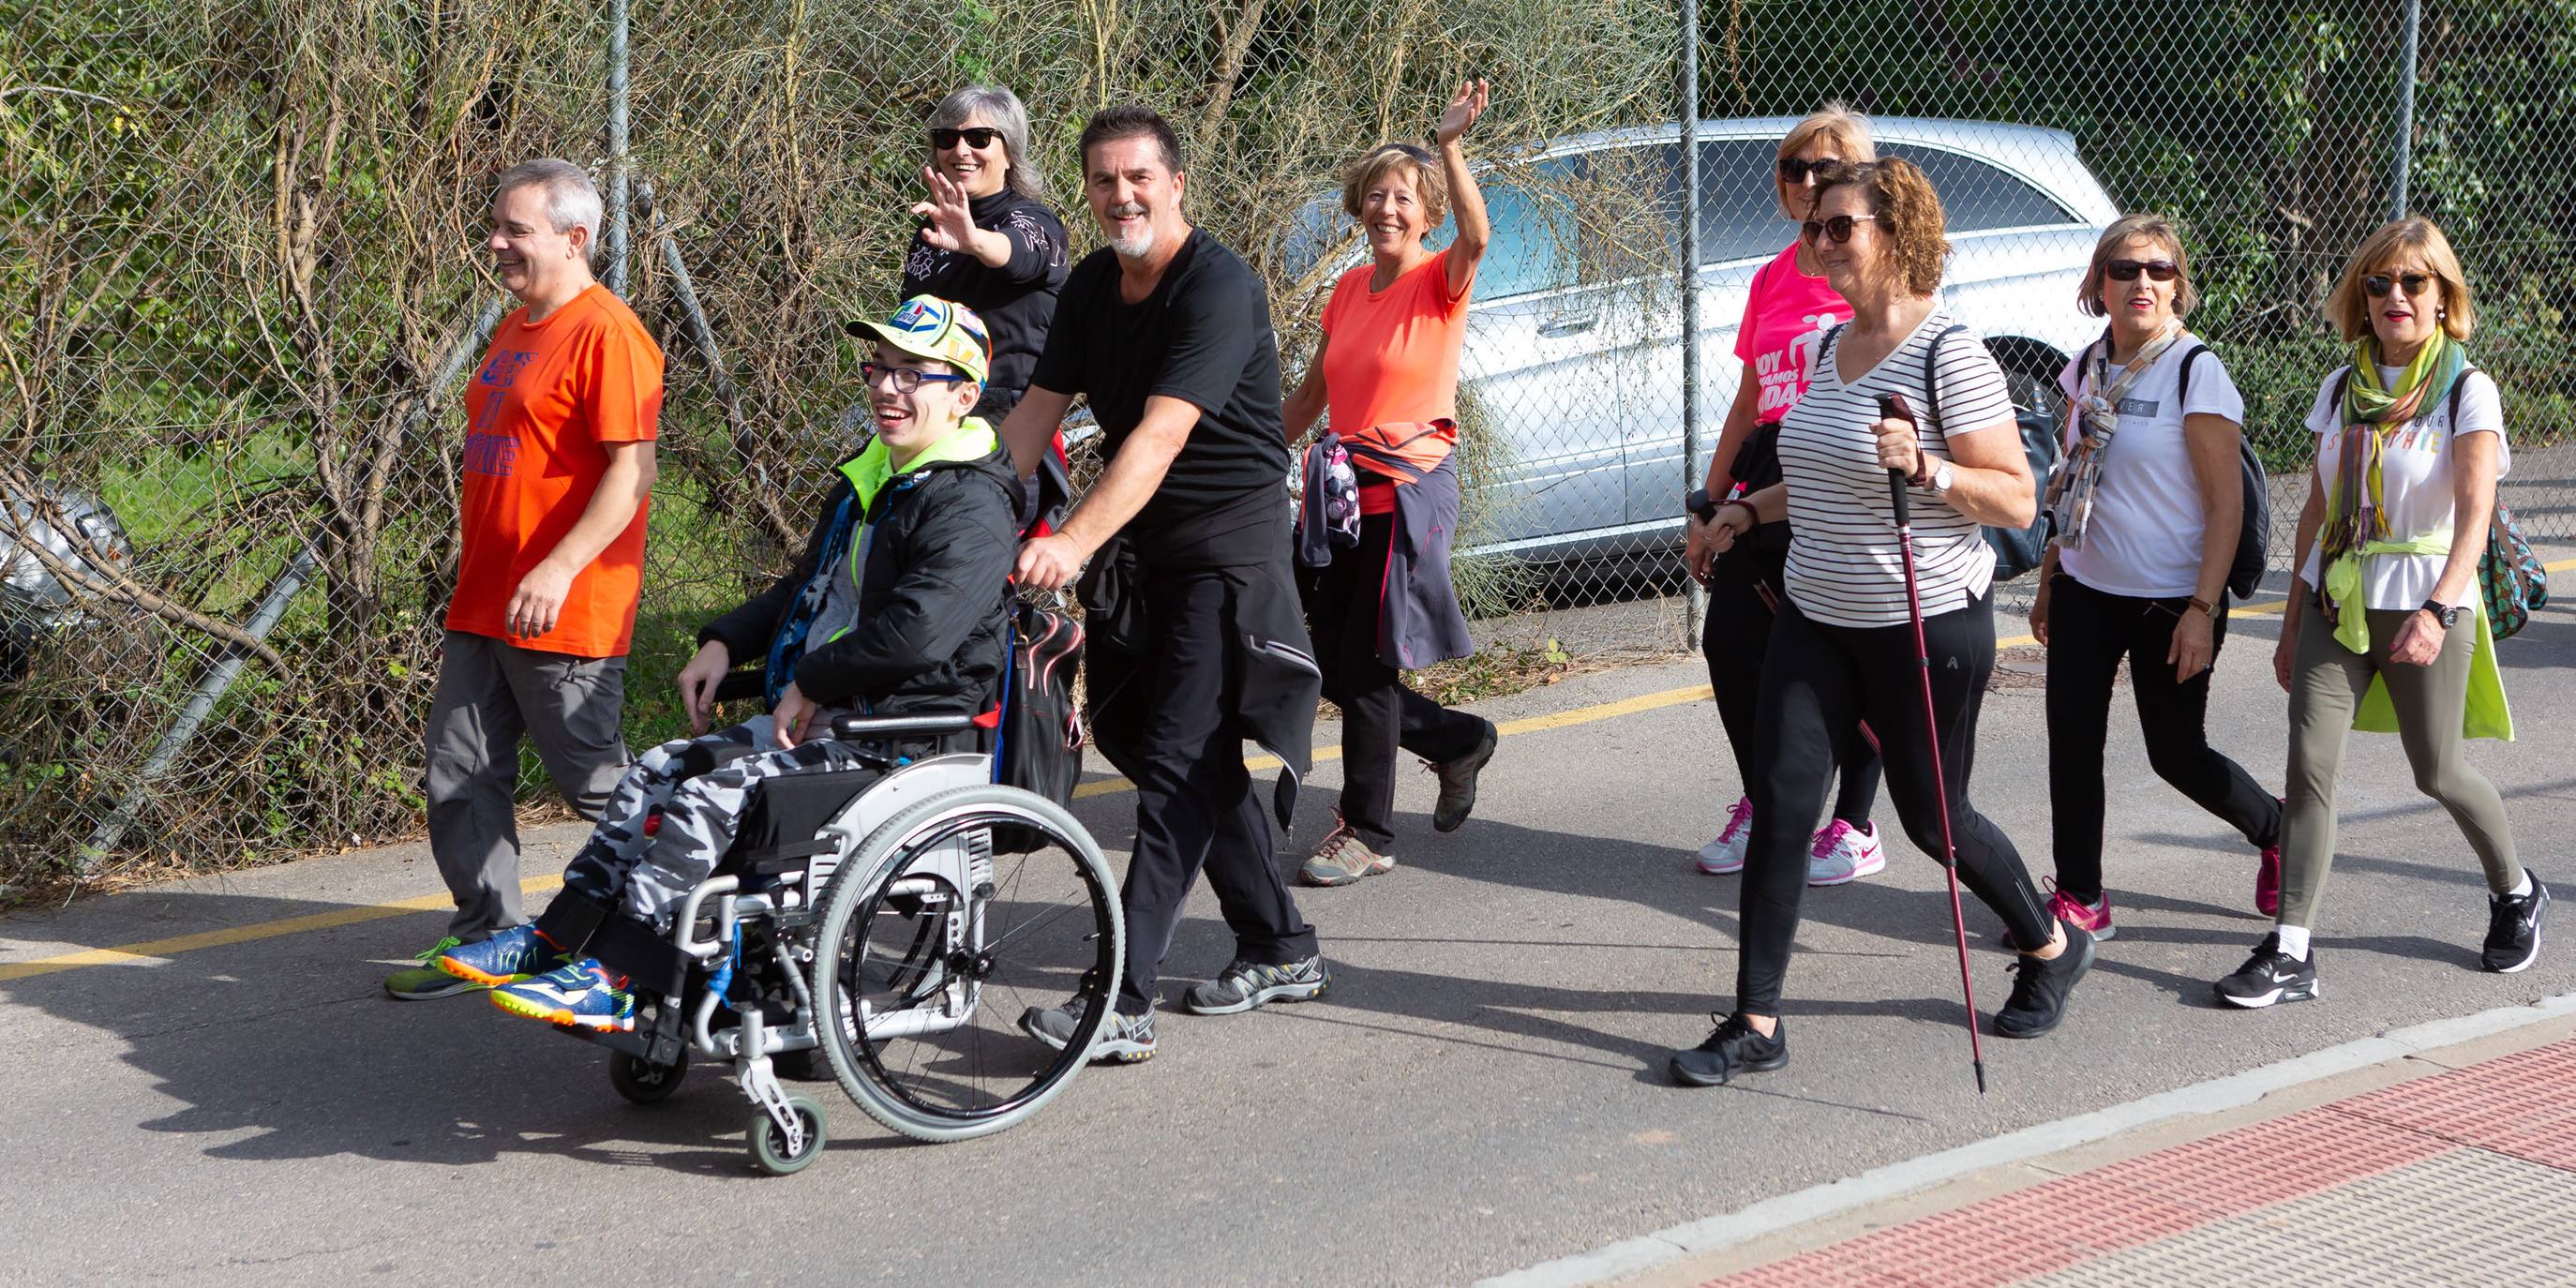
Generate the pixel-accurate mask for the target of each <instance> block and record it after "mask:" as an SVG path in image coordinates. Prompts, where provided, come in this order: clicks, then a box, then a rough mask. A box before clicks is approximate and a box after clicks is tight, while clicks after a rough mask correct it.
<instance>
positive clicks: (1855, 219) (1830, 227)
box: [1798, 215, 1878, 246]
mask: <svg viewBox="0 0 2576 1288" xmlns="http://www.w3.org/2000/svg"><path fill="white" fill-rule="evenodd" d="M1877 219H1878V216H1876V215H1836V216H1834V217H1833V218H1831V219H1808V220H1804V221H1801V222H1800V223H1799V225H1798V235H1799V236H1802V237H1804V238H1806V239H1807V240H1808V241H1814V240H1816V239H1817V238H1818V237H1820V236H1821V237H1830V238H1832V239H1833V241H1834V244H1835V245H1837V246H1840V245H1842V244H1843V243H1844V242H1847V241H1850V240H1851V234H1852V225H1853V224H1866V223H1873V222H1875V221H1876V220H1877Z"/></svg>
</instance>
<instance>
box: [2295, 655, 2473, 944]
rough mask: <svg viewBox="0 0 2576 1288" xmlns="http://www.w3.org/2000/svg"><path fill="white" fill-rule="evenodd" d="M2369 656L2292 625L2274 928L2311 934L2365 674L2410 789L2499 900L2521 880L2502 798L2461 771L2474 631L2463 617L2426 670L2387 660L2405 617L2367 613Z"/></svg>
mask: <svg viewBox="0 0 2576 1288" xmlns="http://www.w3.org/2000/svg"><path fill="white" fill-rule="evenodd" d="M2368 611H2369V618H2370V652H2368V653H2366V654H2363V653H2354V652H2352V651H2350V650H2348V649H2346V648H2345V647H2344V646H2343V645H2341V644H2338V643H2336V642H2335V638H2334V626H2333V624H2332V623H2330V622H2328V621H2326V620H2325V618H2324V617H2323V616H2322V615H2321V614H2319V613H2317V612H2316V611H2315V610H2314V609H2311V610H2310V614H2309V618H2308V620H2306V621H2303V622H2302V623H2301V624H2300V626H2299V643H2298V653H2297V661H2296V664H2295V667H2294V670H2293V673H2292V675H2291V677H2290V778H2289V784H2288V787H2289V793H2290V803H2289V806H2288V808H2287V809H2285V810H2284V811H2283V812H2282V815H2281V916H2280V924H2282V925H2284V926H2300V927H2304V928H2309V929H2313V928H2314V927H2315V926H2316V915H2317V900H2318V897H2319V896H2320V895H2322V894H2323V893H2324V892H2325V883H2326V870H2327V869H2328V868H2329V867H2331V866H2332V865H2333V863H2334V847H2335V811H2334V799H2335V776H2336V774H2337V773H2338V772H2339V771H2340V770H2341V769H2342V768H2343V750H2344V744H2345V743H2346V742H2348V741H2349V740H2350V739H2351V737H2352V713H2353V711H2354V709H2356V708H2358V707H2359V706H2360V705H2361V698H2362V695H2363V694H2365V693H2368V692H2369V691H2370V681H2371V677H2372V676H2379V677H2381V678H2383V679H2385V680H2387V682H2388V698H2389V702H2390V705H2392V706H2394V707H2395V708H2396V709H2397V740H2398V743H2399V744H2400V745H2401V746H2403V747H2405V749H2406V763H2408V764H2409V765H2412V766H2414V768H2415V786H2416V789H2417V790H2419V791H2421V792H2423V793H2424V794H2425V795H2427V796H2430V797H2432V798H2433V799H2434V800H2436V801H2439V802H2441V805H2442V808H2444V809H2446V810H2449V811H2450V813H2451V819H2452V821H2454V822H2456V823H2458V824H2459V825H2460V834H2461V835H2462V836H2464V837H2466V838H2468V842H2469V848H2470V849H2471V850H2474V851H2476V852H2477V856H2478V862H2479V864H2480V865H2481V866H2483V867H2485V869H2486V875H2487V888H2488V889H2490V890H2492V891H2494V892H2496V893H2498V894H2502V893H2504V892H2505V891H2507V890H2511V889H2512V888H2514V886H2516V885H2518V884H2520V883H2521V881H2522V866H2521V863H2520V861H2519V860H2517V859H2516V858H2515V857H2514V850H2513V832H2512V831H2511V830H2510V829H2509V828H2508V827H2507V826H2506V824H2505V816H2504V797H2503V796H2502V795H2500V794H2499V793H2498V792H2497V791H2496V789H2495V784H2494V783H2491V782H2488V781H2487V778H2486V775H2484V774H2481V773H2479V772H2478V771H2477V770H2475V769H2472V768H2470V767H2469V762H2468V758H2467V756H2466V755H2464V754H2463V749H2464V747H2465V746H2466V744H2467V742H2468V739H2467V738H2465V737H2464V736H2462V734H2461V732H2460V720H2461V716H2462V713H2463V711H2464V710H2465V709H2466V708H2467V706H2468V700H2469V661H2470V658H2471V656H2472V654H2473V653H2474V651H2475V650H2476V648H2477V642H2478V633H2477V630H2476V629H2475V627H2474V626H2472V625H2471V624H2470V622H2469V619H2468V618H2466V617H2465V616H2464V617H2462V618H2461V619H2460V624H2459V625H2458V626H2457V627H2454V628H2453V629H2451V630H2450V631H2448V632H2445V634H2444V636H2443V640H2442V655H2441V656H2440V657H2437V658H2435V659H2434V660H2433V664H2432V665H2430V666H2403V665H2397V664H2393V663H2391V662H2390V661H2389V660H2388V649H2389V646H2390V645H2392V644H2394V643H2396V642H2397V632H2398V629H2399V628H2400V627H2402V626H2404V625H2405V623H2406V619H2407V618H2409V617H2412V616H2414V614H2413V613H2412V612H2408V611H2402V610H2397V609H2379V608H2374V609H2370V610H2368Z"/></svg>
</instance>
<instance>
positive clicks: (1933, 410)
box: [1923, 322, 1968, 440]
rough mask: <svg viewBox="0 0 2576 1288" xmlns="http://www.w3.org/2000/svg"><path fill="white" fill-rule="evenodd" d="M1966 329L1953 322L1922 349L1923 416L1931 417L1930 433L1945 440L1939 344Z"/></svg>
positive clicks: (1961, 323) (1963, 325) (1966, 326)
mask: <svg viewBox="0 0 2576 1288" xmlns="http://www.w3.org/2000/svg"><path fill="white" fill-rule="evenodd" d="M1967 329H1968V324H1967V323H1965V322H1953V323H1951V324H1950V325H1949V326H1947V327H1944V328H1942V330H1941V333H1940V334H1939V335H1936V336H1934V337H1932V343H1930V344H1928V345H1925V346H1924V348H1923V403H1924V407H1923V414H1924V415H1926V416H1929V417H1931V425H1932V432H1933V433H1934V434H1937V435H1940V436H1941V437H1942V438H1943V439H1945V440H1946V439H1947V438H1948V437H1949V435H1948V434H1946V433H1944V432H1943V431H1942V429H1941V380H1940V367H1941V342H1942V341H1943V340H1947V339H1949V338H1950V337H1951V336H1953V335H1956V334H1958V333H1959V332H1961V331H1965V330H1967Z"/></svg>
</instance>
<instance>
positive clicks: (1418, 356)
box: [1324, 250, 1475, 483]
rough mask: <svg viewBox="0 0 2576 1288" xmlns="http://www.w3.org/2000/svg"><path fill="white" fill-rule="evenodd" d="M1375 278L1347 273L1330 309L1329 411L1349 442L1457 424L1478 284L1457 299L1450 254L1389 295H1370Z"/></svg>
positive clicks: (1418, 268)
mask: <svg viewBox="0 0 2576 1288" xmlns="http://www.w3.org/2000/svg"><path fill="white" fill-rule="evenodd" d="M1375 271H1376V270H1375V269H1374V268H1373V267H1371V266H1370V265H1367V264H1363V265H1361V266H1359V267H1358V268H1354V269H1352V270H1351V271H1350V272H1347V273H1344V274H1342V280H1341V281H1339V282H1337V283H1335V284H1334V286H1333V297H1332V299H1330V300H1328V301H1326V302H1325V304H1324V334H1325V336H1326V337H1327V339H1326V341H1325V344H1324V409H1325V414H1326V416H1327V417H1328V418H1329V422H1328V423H1329V425H1330V427H1331V429H1332V431H1333V432H1334V433H1336V434H1339V435H1341V437H1342V438H1343V439H1345V440H1348V439H1352V438H1356V437H1358V436H1359V435H1361V434H1362V433H1365V432H1366V431H1368V430H1370V429H1372V428H1375V427H1377V426H1379V425H1388V424H1401V423H1405V422H1428V421H1435V420H1450V421H1454V420H1456V419H1457V418H1458V352H1459V349H1460V348H1461V347H1462V346H1463V344H1464V343H1465V341H1466V338H1467V297H1468V296H1469V295H1471V294H1473V293H1474V291H1475V282H1474V281H1473V280H1472V279H1470V280H1469V282H1468V284H1467V289H1466V290H1464V291H1461V292H1459V293H1458V295H1457V297H1456V298H1455V299H1452V298H1451V297H1450V295H1449V252H1448V251H1445V250H1444V251H1441V252H1440V253H1438V254H1436V255H1433V256H1432V257H1431V258H1429V259H1426V260H1424V261H1422V262H1421V263H1419V264H1416V265H1414V266H1413V271H1411V272H1409V273H1406V274H1405V275H1404V276H1402V277H1399V278H1397V279H1395V281H1394V282H1393V283H1392V284H1390V285H1389V286H1388V287H1387V288H1386V289H1385V290H1383V291H1372V290H1370V289H1369V275H1370V274H1371V273H1373V272H1375ZM1453 441H1454V440H1453ZM1367 481H1368V480H1366V479H1362V480H1361V482H1363V483H1366V482H1367Z"/></svg>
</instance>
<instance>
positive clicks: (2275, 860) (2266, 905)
mask: <svg viewBox="0 0 2576 1288" xmlns="http://www.w3.org/2000/svg"><path fill="white" fill-rule="evenodd" d="M2278 799H2279V800H2280V802H2281V808H2283V809H2288V808H2289V807H2290V798H2289V797H2287V796H2283V797H2279V798H2278ZM2254 911H2256V912H2259V913H2261V914H2263V915H2264V916H2266V917H2277V916H2280V915H2281V842H2280V840H2279V839H2278V838H2275V839H2274V840H2273V842H2272V843H2271V844H2270V845H2267V846H2264V847H2263V853H2262V854H2261V855H2260V856H2259V857H2257V858H2256V859H2255V860H2254Z"/></svg>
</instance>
